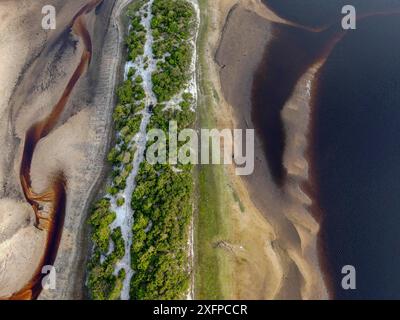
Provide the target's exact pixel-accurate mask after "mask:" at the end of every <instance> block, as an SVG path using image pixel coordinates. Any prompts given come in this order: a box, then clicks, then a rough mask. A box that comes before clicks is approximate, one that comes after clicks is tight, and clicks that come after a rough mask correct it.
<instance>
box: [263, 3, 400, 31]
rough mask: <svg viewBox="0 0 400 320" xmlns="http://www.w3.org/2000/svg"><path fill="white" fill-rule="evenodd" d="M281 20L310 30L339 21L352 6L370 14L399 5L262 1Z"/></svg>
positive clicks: (360, 11) (359, 11) (358, 10)
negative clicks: (283, 19) (346, 7)
mask: <svg viewBox="0 0 400 320" xmlns="http://www.w3.org/2000/svg"><path fill="white" fill-rule="evenodd" d="M262 2H263V3H265V4H266V5H267V6H268V7H269V8H270V9H272V10H273V11H274V12H276V13H277V14H278V15H279V16H281V17H282V18H285V19H287V20H290V21H292V22H295V23H298V24H300V25H303V26H307V27H311V28H319V27H326V26H327V25H330V24H333V23H336V22H337V21H338V20H339V21H340V19H341V17H342V13H341V12H342V8H343V6H345V5H348V4H349V5H353V6H354V7H355V8H356V10H357V12H358V13H363V14H365V13H371V12H378V11H381V10H387V9H388V8H395V7H398V6H399V5H400V0H350V1H348V0H262Z"/></svg>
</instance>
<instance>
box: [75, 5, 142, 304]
mask: <svg viewBox="0 0 400 320" xmlns="http://www.w3.org/2000/svg"><path fill="white" fill-rule="evenodd" d="M134 1H137V0H117V1H116V2H115V3H114V6H113V9H112V14H111V17H110V24H111V23H113V24H114V25H115V27H116V29H117V33H118V45H117V46H115V48H117V50H116V54H115V55H113V56H115V57H117V58H115V59H114V63H113V64H112V66H111V68H110V69H111V70H112V71H110V74H111V77H112V78H113V79H112V80H111V83H112V88H113V89H112V93H111V94H110V96H109V104H110V105H111V106H112V107H111V111H110V113H109V117H108V121H107V124H106V128H107V131H108V134H107V142H106V143H104V146H103V153H104V165H103V167H102V170H101V173H100V174H99V176H98V178H97V179H96V181H95V182H94V183H93V185H92V187H91V188H90V195H89V197H88V200H87V201H86V204H85V207H84V211H83V212H86V217H85V219H84V225H85V227H84V229H83V230H81V233H82V236H81V239H83V241H82V243H84V245H83V247H82V248H81V250H80V254H78V255H77V257H76V259H75V262H78V261H79V262H78V263H77V265H78V266H79V267H78V268H77V269H78V270H80V275H79V276H78V277H74V276H72V277H71V280H72V281H73V283H74V285H73V287H74V291H73V292H74V293H73V294H72V297H73V298H74V299H78V298H81V297H82V296H83V297H84V298H87V297H88V290H87V286H86V279H87V266H86V264H87V261H88V260H89V257H90V252H91V250H90V247H91V243H92V240H91V239H90V236H91V232H90V227H89V226H88V224H87V223H86V221H87V217H88V216H89V215H90V208H91V207H92V206H93V203H94V201H95V199H97V198H101V196H100V195H101V194H102V193H103V192H105V191H104V190H105V187H106V184H107V180H108V173H109V172H110V170H111V168H110V166H109V165H108V164H107V163H106V160H105V158H106V154H107V151H108V150H110V147H111V145H112V142H113V141H114V140H115V135H114V130H113V127H114V125H113V120H112V111H113V110H114V105H115V103H116V88H117V87H118V84H119V83H122V81H123V72H122V71H123V64H122V61H123V59H124V56H125V55H126V53H123V50H122V49H123V48H124V35H125V34H126V32H127V27H126V25H125V24H124V23H123V21H122V20H123V19H124V17H123V13H122V10H123V9H124V8H126V7H127V6H128V5H129V4H130V3H132V2H134ZM108 32H109V31H108ZM78 279H82V280H78ZM82 294H83V295H82Z"/></svg>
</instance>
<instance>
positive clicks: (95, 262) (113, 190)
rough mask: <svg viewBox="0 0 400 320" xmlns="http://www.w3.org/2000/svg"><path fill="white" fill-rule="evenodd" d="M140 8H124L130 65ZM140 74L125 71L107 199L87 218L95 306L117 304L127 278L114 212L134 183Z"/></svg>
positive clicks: (141, 32) (135, 56)
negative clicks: (105, 303)
mask: <svg viewBox="0 0 400 320" xmlns="http://www.w3.org/2000/svg"><path fill="white" fill-rule="evenodd" d="M144 3H145V1H138V2H134V3H133V4H132V5H130V6H129V8H128V13H127V15H128V17H129V19H130V21H131V24H130V28H129V34H128V36H127V38H126V46H127V48H128V62H127V64H128V65H133V64H134V63H138V60H140V59H141V60H143V57H142V56H143V54H144V46H145V43H146V30H145V28H144V26H143V24H142V22H141V17H140V15H139V10H140V9H141V8H142V6H143V4H144ZM138 73H139V72H138V70H135V69H134V68H129V70H128V72H127V74H126V79H125V81H124V82H123V84H122V85H121V86H120V87H119V88H118V90H117V95H118V104H117V106H116V107H115V110H114V114H113V119H114V124H115V129H116V131H117V134H116V144H115V147H114V148H112V150H111V151H110V153H109V155H108V161H109V162H110V163H111V165H112V168H113V169H112V174H111V178H110V180H111V181H110V182H109V187H108V188H107V195H106V196H105V197H103V198H102V199H101V200H100V201H98V203H96V204H95V205H94V208H93V211H92V214H91V217H90V218H89V223H90V225H91V226H92V241H93V253H92V257H91V260H90V262H89V264H88V271H89V275H88V287H89V292H90V296H91V298H93V299H96V300H113V299H119V298H120V297H121V292H122V290H123V285H124V281H125V278H126V276H127V270H126V269H125V268H120V269H119V271H118V272H116V269H117V265H118V263H120V262H121V260H122V259H123V258H124V257H125V255H126V253H127V252H126V243H125V240H124V235H123V232H122V230H121V226H118V227H115V228H114V229H113V228H112V224H113V223H115V222H116V220H117V218H118V217H117V212H116V211H118V210H124V208H122V207H123V206H124V205H125V204H126V203H125V196H126V195H125V193H126V189H127V183H131V181H128V179H129V178H131V179H134V177H132V171H133V169H134V168H133V161H134V159H135V158H136V157H138V154H137V142H138V141H137V133H138V132H139V130H140V127H141V124H142V120H143V112H144V110H145V98H146V93H145V90H144V88H143V79H142V77H141V76H140V75H139V74H138ZM127 205H128V206H129V204H127ZM123 222H124V221H122V222H120V224H122V223H123ZM127 227H128V228H131V226H127ZM129 263H130V262H129Z"/></svg>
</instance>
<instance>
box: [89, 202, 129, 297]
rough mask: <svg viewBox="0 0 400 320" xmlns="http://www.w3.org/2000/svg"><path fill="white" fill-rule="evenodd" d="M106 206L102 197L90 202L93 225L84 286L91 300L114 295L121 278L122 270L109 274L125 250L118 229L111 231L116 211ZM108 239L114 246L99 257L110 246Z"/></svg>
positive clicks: (117, 292) (116, 292)
mask: <svg viewBox="0 0 400 320" xmlns="http://www.w3.org/2000/svg"><path fill="white" fill-rule="evenodd" d="M110 207H111V205H110V200H109V199H108V198H103V199H102V200H100V201H99V202H98V203H97V204H96V205H95V206H94V208H93V212H92V215H91V217H90V219H89V223H90V224H91V226H92V228H93V232H92V241H93V244H94V252H93V254H92V258H91V260H90V262H89V266H88V269H89V278H88V287H89V290H90V292H91V296H92V298H93V299H95V300H115V299H118V298H119V294H120V291H121V288H122V282H123V279H124V278H125V271H124V270H121V271H120V272H119V273H118V275H117V276H115V275H113V272H114V269H115V266H116V263H117V262H118V261H119V260H120V259H121V258H122V257H123V256H124V254H125V247H124V240H123V238H122V235H121V229H120V228H117V229H115V230H113V231H112V232H111V229H110V224H111V223H112V222H113V221H114V220H115V217H116V214H115V212H112V211H111V210H110ZM110 239H112V241H113V243H114V250H113V251H112V253H111V254H109V255H108V256H107V257H106V258H105V259H104V261H102V256H105V255H106V254H107V251H108V248H109V246H110Z"/></svg>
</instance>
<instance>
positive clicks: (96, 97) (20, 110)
mask: <svg viewBox="0 0 400 320" xmlns="http://www.w3.org/2000/svg"><path fill="white" fill-rule="evenodd" d="M86 3H87V2H86V1H75V2H73V3H71V2H69V3H68V4H66V3H63V1H54V2H53V3H52V4H53V5H55V6H56V8H57V11H58V13H59V14H58V16H59V17H60V18H59V19H58V20H57V22H58V28H57V29H56V30H55V31H54V32H45V31H43V30H41V28H40V24H37V23H35V21H36V20H35V18H36V19H39V20H37V21H41V17H42V15H41V5H40V3H37V4H36V5H32V6H31V7H28V8H26V11H22V12H21V11H19V12H18V10H20V9H21V5H22V4H21V3H20V1H17V2H13V4H14V6H12V5H11V6H10V8H13V7H14V8H15V16H18V17H19V16H21V20H18V19H16V20H17V21H23V19H24V13H23V12H26V16H29V17H31V18H32V20H28V21H27V22H26V23H21V22H19V23H18V24H16V25H15V26H13V25H12V24H11V25H10V24H9V25H7V26H6V25H4V26H2V27H8V28H14V30H13V31H14V32H16V34H17V35H20V36H18V37H16V38H15V39H13V40H12V41H11V42H10V43H9V44H8V43H6V42H3V41H1V42H0V43H1V45H0V50H3V51H5V52H10V51H11V50H14V52H17V49H16V46H18V43H19V42H21V41H22V43H23V44H24V45H25V47H26V48H29V49H30V50H31V51H29V50H25V51H21V52H20V53H19V54H15V53H14V56H13V59H10V60H5V61H3V63H2V64H1V68H2V69H5V70H9V72H8V74H3V76H2V79H0V80H2V81H10V80H11V79H12V77H15V73H16V71H18V69H16V68H14V70H11V68H10V67H9V65H8V63H13V64H14V65H15V64H16V63H17V64H16V65H17V66H18V65H19V66H20V70H21V71H20V72H19V76H18V78H17V79H19V80H16V81H15V82H14V87H10V88H7V87H6V88H7V89H8V91H7V92H8V97H9V102H6V101H7V100H5V101H4V100H2V101H1V106H2V108H0V111H1V112H0V119H1V123H2V128H6V130H3V131H2V132H0V134H1V136H2V138H4V139H2V141H5V143H4V145H3V147H4V151H5V152H4V153H2V155H1V157H0V158H1V159H0V164H1V167H0V168H1V170H0V182H1V189H0V190H1V193H0V198H1V199H0V205H1V206H2V207H3V208H6V210H7V211H5V212H4V213H2V216H1V217H0V228H4V230H6V231H7V232H6V233H5V236H4V237H3V238H2V239H1V243H0V284H1V285H0V288H1V292H0V296H7V295H9V294H12V293H14V292H16V291H18V290H19V289H21V287H22V286H23V285H25V284H26V283H27V282H28V281H29V279H30V278H31V277H32V274H33V273H34V271H35V268H36V267H37V266H38V263H39V261H38V259H40V257H41V255H42V252H41V250H42V248H43V246H44V242H43V241H44V240H45V237H44V233H43V232H40V231H38V230H37V229H36V228H35V227H34V221H35V219H34V213H33V211H32V210H30V209H29V208H28V207H26V206H25V204H24V198H23V193H22V189H21V187H20V185H19V181H18V172H19V165H20V162H21V157H22V148H23V145H24V132H26V130H27V129H28V128H29V126H30V125H32V123H34V122H35V121H37V120H40V119H41V118H44V117H45V116H46V115H47V114H49V112H50V110H51V107H52V106H53V105H54V104H55V103H56V102H57V100H58V99H59V98H60V94H61V93H62V92H63V88H65V86H66V84H67V82H68V80H69V78H70V77H71V75H72V73H73V69H74V68H75V67H76V66H77V65H78V64H79V59H80V56H81V53H82V49H83V47H82V42H80V41H79V39H78V38H75V37H70V36H68V34H67V33H65V31H64V30H65V28H62V26H67V25H68V23H69V22H70V21H71V18H72V17H74V15H75V14H76V13H77V12H78V11H79V10H80V9H81V8H82V7H83V5H84V4H86ZM115 3H117V5H116V6H114V4H115ZM126 3H127V1H118V2H115V1H106V2H105V4H103V5H101V7H99V9H98V10H96V14H91V15H90V16H89V15H88V20H87V27H88V30H89V33H90V34H91V35H92V41H93V52H94V55H93V58H92V61H91V66H90V68H89V69H88V71H87V73H86V74H85V75H84V76H83V77H82V78H81V79H80V80H79V81H78V82H77V85H76V87H75V89H74V91H73V92H72V94H71V98H70V100H69V101H68V103H67V105H66V107H65V111H64V112H63V113H62V115H61V118H60V120H59V122H58V124H57V126H56V127H55V129H54V130H53V131H52V132H51V133H50V134H49V135H48V136H47V137H46V138H44V139H43V140H41V141H40V142H39V143H38V145H37V148H36V151H35V153H34V155H33V159H32V166H31V179H32V189H33V190H34V191H35V192H36V193H41V192H43V191H44V190H46V188H47V187H48V185H49V183H51V181H52V177H53V176H54V174H55V173H56V172H59V171H60V170H62V171H63V172H64V175H65V179H66V182H67V190H66V191H67V202H66V214H65V223H64V228H63V235H62V238H61V241H60V248H59V251H58V254H57V258H56V261H55V268H56V272H57V288H56V290H53V291H46V292H45V291H44V292H43V293H42V294H41V296H40V298H41V299H53V298H57V299H67V298H81V297H82V296H83V286H84V270H85V267H84V265H85V259H86V256H87V250H88V249H87V237H88V232H87V231H88V228H87V226H86V222H85V221H86V214H87V212H88V208H89V207H90V205H91V202H92V200H93V197H94V194H95V192H96V191H97V187H98V185H99V183H100V182H101V179H100V178H102V177H103V171H104V158H105V153H106V150H107V147H108V141H109V137H108V136H109V132H110V131H111V130H110V126H111V114H112V110H113V107H114V99H115V95H114V85H115V81H116V80H117V79H116V75H117V68H118V67H119V62H120V61H119V60H120V53H121V44H122V36H121V32H122V30H121V25H120V23H119V20H118V19H119V18H118V17H119V14H120V11H121V6H122V5H123V4H126ZM46 4H47V3H46ZM113 10H114V11H113ZM112 11H113V12H112ZM9 12H13V10H12V9H10V10H9ZM32 25H33V26H38V28H37V29H35V28H34V27H32ZM15 30H20V33H18V31H15ZM2 34H4V33H2ZM21 38H22V39H21ZM3 40H4V41H6V40H10V39H3ZM14 42H17V43H14ZM18 62H19V64H18ZM7 76H8V77H7ZM10 83H12V81H10ZM7 92H6V93H7ZM4 97H5V99H6V98H7V95H5V96H4ZM23 212H25V213H24V214H23V215H22V213H23ZM18 217H20V219H22V220H20V219H17V218H18ZM23 217H25V218H23ZM10 248H12V249H10ZM10 268H11V269H10Z"/></svg>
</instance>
